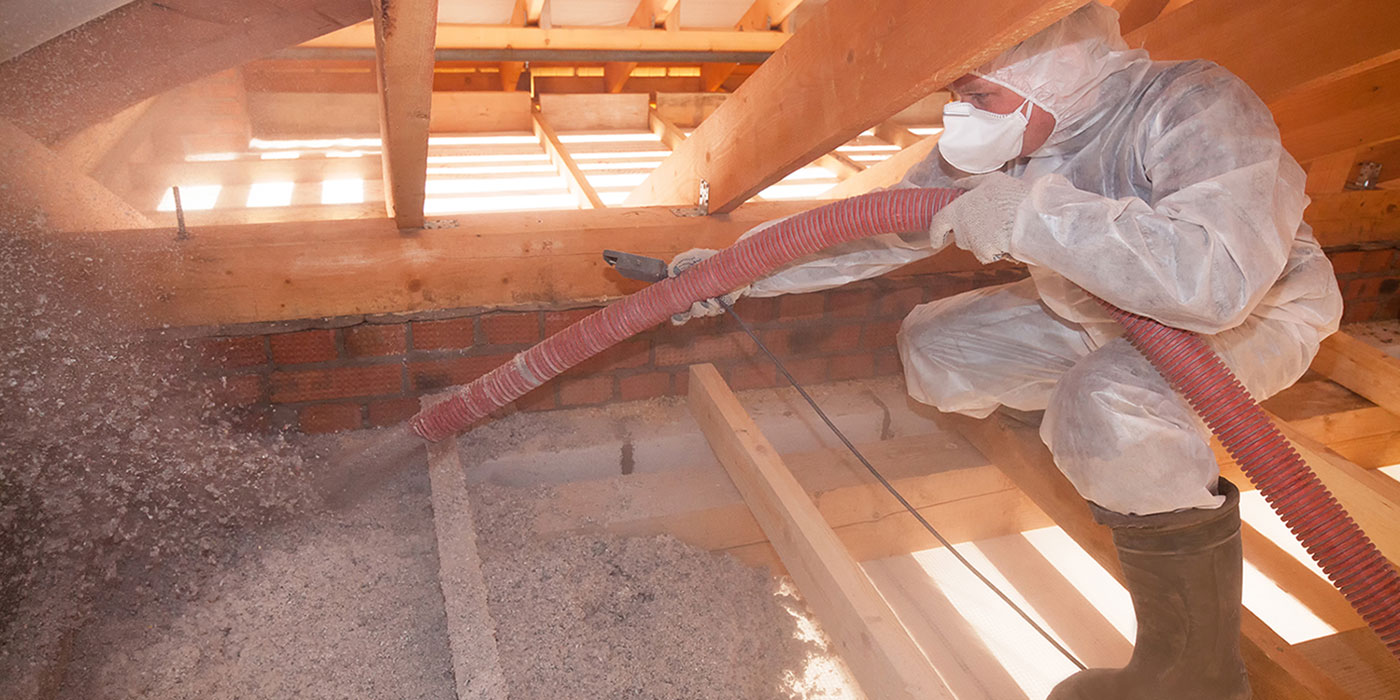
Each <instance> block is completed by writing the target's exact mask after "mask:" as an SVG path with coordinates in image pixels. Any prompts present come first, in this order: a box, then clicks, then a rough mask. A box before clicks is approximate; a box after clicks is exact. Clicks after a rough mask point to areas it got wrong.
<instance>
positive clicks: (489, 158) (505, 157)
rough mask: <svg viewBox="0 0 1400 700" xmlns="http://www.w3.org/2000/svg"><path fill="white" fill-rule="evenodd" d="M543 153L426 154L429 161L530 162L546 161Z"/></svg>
mask: <svg viewBox="0 0 1400 700" xmlns="http://www.w3.org/2000/svg"><path fill="white" fill-rule="evenodd" d="M547 160H549V156H547V155H545V154H543V153H489V154H482V155H471V156H428V162H429V163H531V162H538V161H547Z"/></svg>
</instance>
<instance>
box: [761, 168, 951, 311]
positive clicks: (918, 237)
mask: <svg viewBox="0 0 1400 700" xmlns="http://www.w3.org/2000/svg"><path fill="white" fill-rule="evenodd" d="M945 167H946V166H944V165H943V159H942V158H940V157H939V155H938V149H937V148H935V149H934V150H933V152H931V153H929V155H928V156H927V157H925V158H924V159H923V160H922V161H920V162H918V163H916V164H915V165H914V166H913V167H912V168H910V169H909V172H908V173H906V174H905V175H904V178H903V179H902V180H900V181H899V183H898V184H896V185H894V188H905V187H951V186H952V183H953V178H952V177H950V176H949V175H948V173H946V172H945V171H944V168H945ZM772 223H776V222H770V223H768V224H764V226H763V227H759V228H758V229H755V230H754V231H751V232H749V233H746V234H744V236H742V237H740V240H743V238H745V237H748V236H750V235H753V233H756V232H757V231H759V230H762V228H764V227H766V226H770V225H772ZM941 249H942V246H938V247H937V248H935V247H934V246H933V245H932V243H931V241H930V239H929V234H928V232H927V231H919V232H915V233H906V234H893V233H890V234H883V235H879V236H871V237H869V238H862V239H860V240H857V241H851V242H849V243H844V244H841V245H838V246H833V247H831V248H828V249H826V250H824V251H822V252H820V253H817V254H815V255H811V256H808V257H806V258H803V259H801V260H798V261H796V262H793V263H791V264H789V265H786V266H784V267H781V268H779V269H778V270H776V271H774V272H773V273H772V274H769V275H767V276H765V277H762V278H759V279H758V280H756V281H755V282H754V283H753V285H752V286H751V287H750V288H749V292H748V294H749V296H758V297H771V296H777V295H779V294H798V293H801V292H815V291H820V290H823V289H831V288H833V287H840V286H841V285H843V284H848V283H851V282H855V281H857V280H863V279H870V278H871V277H879V276H880V275H883V274H885V273H887V272H892V271H894V270H897V269H899V268H901V267H904V266H905V265H908V264H909V263H912V262H915V261H918V260H922V259H924V258H927V257H929V256H930V255H933V254H934V253H937V252H938V251H939V250H941Z"/></svg>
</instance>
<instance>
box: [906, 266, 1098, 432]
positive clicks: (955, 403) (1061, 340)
mask: <svg viewBox="0 0 1400 700" xmlns="http://www.w3.org/2000/svg"><path fill="white" fill-rule="evenodd" d="M898 345H899V353H900V359H901V360H902V361H903V363H904V376H905V380H906V382H907V384H908V389H909V395H910V396H912V397H913V398H914V399H916V400H918V401H920V402H923V403H926V404H929V405H932V406H936V407H938V409H939V410H942V411H946V412H956V413H963V414H966V415H971V416H979V417H980V416H986V415H987V414H989V413H991V412H992V411H994V410H996V408H997V406H1001V405H1005V406H1011V407H1012V408H1019V409H1023V410H1040V409H1043V408H1045V402H1046V401H1047V400H1048V398H1049V395H1050V390H1051V389H1052V388H1053V387H1054V385H1055V382H1056V381H1058V380H1059V377H1060V375H1061V374H1062V373H1064V372H1065V371H1066V370H1068V369H1069V368H1070V367H1073V366H1074V363H1075V362H1076V361H1077V360H1078V359H1079V358H1080V357H1083V356H1084V355H1085V354H1087V353H1088V352H1089V347H1088V342H1087V340H1086V338H1085V336H1084V334H1083V332H1082V331H1081V330H1080V329H1078V328H1077V327H1074V326H1071V325H1070V324H1067V323H1065V322H1064V321H1062V320H1060V319H1057V318H1054V317H1052V316H1051V315H1050V314H1049V313H1048V312H1047V311H1046V310H1045V308H1044V307H1043V306H1042V305H1041V303H1040V298H1039V296H1038V295H1037V294H1036V290H1035V286H1034V283H1033V282H1031V281H1030V280H1025V281H1023V282H1016V283H1012V284H1007V285H1001V286H998V287H986V288H982V289H977V290H973V291H971V292H966V293H963V294H959V295H957V296H953V297H949V298H947V299H940V300H938V301H935V302H932V303H928V304H924V305H921V306H919V307H917V308H915V309H914V310H913V311H912V312H911V313H910V314H909V316H908V317H907V318H905V320H904V324H903V326H902V327H901V329H900V332H899V338H898Z"/></svg>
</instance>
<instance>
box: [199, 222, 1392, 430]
mask: <svg viewBox="0 0 1400 700" xmlns="http://www.w3.org/2000/svg"><path fill="white" fill-rule="evenodd" d="M1329 257H1331V259H1332V260H1333V264H1334V266H1335V267H1336V270H1337V275H1338V279H1339V281H1340V283H1341V284H1342V288H1343V290H1344V292H1345V297H1346V310H1345V313H1346V317H1345V318H1346V320H1347V321H1362V320H1371V319H1374V318H1395V317H1397V316H1400V267H1397V265H1400V255H1397V253H1396V251H1395V250H1393V249H1390V248H1386V249H1381V250H1343V251H1333V252H1331V253H1330V255H1329ZM1025 276H1026V273H1025V271H1024V270H1020V269H1015V268H1008V267H1004V266H1003V267H999V268H997V267H994V268H988V269H985V270H980V271H975V272H959V273H937V274H930V275H920V276H915V277H905V278H896V279H878V280H869V281H865V282H858V283H855V284H852V285H847V286H846V287H843V288H840V289H835V290H829V291H826V292H819V293H814V294H803V295H789V296H784V297H775V298H762V299H755V298H746V299H743V300H741V301H740V302H738V304H737V306H736V308H737V310H738V312H739V313H740V314H741V315H742V316H743V317H744V318H745V320H747V321H748V322H749V323H750V324H751V325H753V326H755V327H756V329H757V331H758V332H759V334H760V335H761V337H763V338H764V340H765V342H768V343H769V344H770V346H771V347H772V348H773V350H774V352H775V353H777V354H778V355H779V357H781V358H783V360H784V361H785V363H786V364H787V366H788V368H789V370H790V371H791V372H792V373H793V374H794V376H796V377H797V379H798V381H801V382H803V383H804V384H817V383H821V382H826V381H837V380H841V379H848V378H865V377H875V376H889V375H894V374H898V373H899V372H900V371H901V368H900V362H899V356H898V353H897V351H896V349H895V334H896V333H897V332H898V330H899V326H900V323H901V321H902V320H903V318H904V316H905V315H906V314H908V313H909V311H910V310H912V309H913V308H914V307H915V306H917V305H919V304H922V303H925V302H927V301H931V300H934V299H939V298H943V297H946V296H948V295H951V294H956V293H959V292H961V291H965V290H968V289H975V288H977V287H982V286H987V285H991V284H1000V283H1005V282H1010V281H1014V280H1018V279H1024V278H1025ZM597 309H598V307H587V308H579V309H568V310H555V311H532V312H522V311H505V312H487V313H475V314H468V315H464V316H462V317H459V318H446V319H441V320H431V321H410V322H403V323H387V324H365V323H362V324H360V325H354V326H350V327H347V328H343V329H341V330H339V331H329V330H314V331H296V332H289V333H275V334H271V335H261V336H232V337H230V336H223V337H212V338H208V339H205V340H201V341H198V342H197V343H195V344H194V346H195V347H197V348H198V349H199V352H200V357H201V359H202V361H203V363H204V364H205V365H214V366H216V367H217V369H218V370H219V371H221V373H222V376H221V377H215V379H216V380H217V381H216V382H215V383H214V384H212V385H211V392H212V393H213V394H214V396H215V397H216V400H220V401H224V402H226V403H230V404H237V405H241V406H247V405H250V404H251V405H252V407H253V409H255V410H262V411H263V413H267V410H266V409H268V408H269V406H280V407H281V408H277V410H276V415H277V416H278V417H279V418H278V420H282V421H285V422H288V423H290V424H292V426H293V427H297V428H299V429H301V430H303V431H308V432H309V431H323V430H339V429H348V428H352V427H374V426H382V425H392V424H396V423H399V422H401V421H403V420H406V419H407V418H409V417H411V416H412V415H413V414H414V413H416V412H417V410H418V397H419V396H421V395H422V394H425V393H431V392H436V391H441V390H442V389H444V388H446V387H449V386H454V385H459V384H463V383H466V382H470V381H471V380H473V379H475V378H477V377H479V376H481V375H482V374H484V373H486V372H489V371H491V370H492V369H495V368H496V367H498V366H500V365H501V364H503V363H505V362H507V361H509V360H510V359H511V358H512V357H513V356H514V355H515V353H516V352H518V351H519V350H521V349H523V348H524V347H528V346H529V345H530V344H532V343H534V342H537V341H538V340H539V339H540V338H542V337H547V336H548V335H551V334H553V333H556V332H558V331H559V330H561V329H563V328H564V327H565V326H567V325H569V324H571V323H574V322H576V321H578V320H579V319H582V318H583V317H585V316H587V315H589V314H591V313H593V312H595V311H597ZM268 349H271V353H270V354H269V352H268ZM698 362H711V363H714V364H715V365H716V366H717V367H719V369H720V371H721V372H722V373H723V374H724V376H725V377H726V378H727V379H728V381H729V382H730V383H731V384H733V385H734V387H735V388H736V389H745V388H757V387H765V386H778V385H782V384H785V383H786V382H785V380H783V379H782V378H781V376H780V375H779V374H778V373H777V372H776V371H775V369H774V368H773V366H772V364H771V363H770V362H769V361H768V360H767V358H765V357H763V355H762V354H761V353H760V352H759V351H758V349H757V346H755V345H754V344H753V342H752V340H750V339H749V338H748V336H746V335H745V334H744V333H743V332H742V331H740V330H739V328H738V327H737V326H736V325H735V324H734V322H733V320H732V319H728V318H724V317H716V318H702V319H696V320H694V321H691V322H690V323H687V324H686V325H684V326H680V327H675V326H671V325H670V324H662V325H661V326H658V327H657V328H654V329H651V330H649V331H646V332H644V333H641V334H639V335H637V336H636V337H634V338H631V339H628V340H625V341H623V342H621V343H619V344H618V345H616V346H614V347H612V348H610V349H608V350H606V351H604V352H603V353H602V354H600V355H599V356H598V357H595V358H592V359H590V360H587V361H585V362H583V363H581V364H580V365H579V366H577V367H575V368H573V369H571V370H569V371H568V372H566V373H565V374H564V375H563V376H562V377H560V378H559V379H558V380H556V381H551V382H548V383H546V384H545V385H544V386H541V387H540V388H538V389H536V390H534V391H532V392H530V393H529V394H527V395H526V396H524V397H522V398H521V399H519V400H517V401H516V402H515V404H514V405H513V406H512V407H508V408H507V409H505V410H506V411H510V410H518V411H546V410H554V409H557V408H563V407H569V406H587V405H597V404H600V403H606V402H609V401H617V400H621V401H630V400H637V399H644V398H653V397H657V396H667V395H671V396H677V395H684V394H685V392H686V391H687V389H688V384H689V382H688V379H687V377H688V375H687V366H688V365H690V364H693V363H698Z"/></svg>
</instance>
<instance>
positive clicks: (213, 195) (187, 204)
mask: <svg viewBox="0 0 1400 700" xmlns="http://www.w3.org/2000/svg"><path fill="white" fill-rule="evenodd" d="M223 189H224V186H223V185H182V186H181V187H180V207H181V208H183V209H184V210H185V211H201V210H206V209H213V208H214V205H215V204H217V203H218V201H219V192H221V191H222V190H223ZM148 201H149V200H148ZM156 211H175V192H174V191H173V190H170V189H167V190H166V191H165V196H164V197H161V198H160V204H158V205H156Z"/></svg>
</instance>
